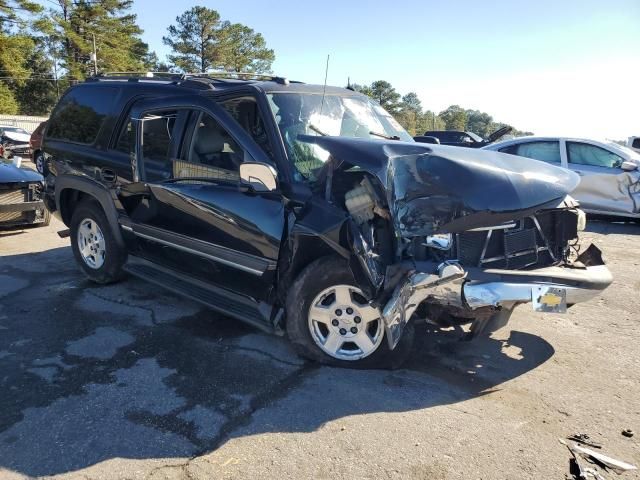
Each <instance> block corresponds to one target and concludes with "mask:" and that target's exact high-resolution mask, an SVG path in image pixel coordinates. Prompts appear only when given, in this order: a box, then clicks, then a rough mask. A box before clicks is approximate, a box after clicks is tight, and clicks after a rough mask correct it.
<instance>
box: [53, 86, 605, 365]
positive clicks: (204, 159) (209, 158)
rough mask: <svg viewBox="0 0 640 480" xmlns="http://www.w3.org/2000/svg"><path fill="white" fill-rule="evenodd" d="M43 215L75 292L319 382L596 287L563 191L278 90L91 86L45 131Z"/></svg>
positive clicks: (538, 176)
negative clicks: (421, 326)
mask: <svg viewBox="0 0 640 480" xmlns="http://www.w3.org/2000/svg"><path fill="white" fill-rule="evenodd" d="M43 150H44V152H45V162H46V170H47V172H48V175H47V177H46V203H47V206H48V208H49V209H50V210H51V211H52V212H55V214H56V215H57V216H59V217H60V218H61V219H62V221H63V222H64V223H65V224H66V225H67V226H68V227H69V230H70V235H71V245H72V248H73V252H74V255H75V257H76V259H77V261H78V263H79V265H80V267H81V268H82V270H83V271H84V273H85V274H86V275H87V276H88V277H89V278H90V279H92V280H94V281H96V282H99V283H108V282H113V281H116V280H119V279H120V278H122V276H123V273H124V272H130V273H131V274H133V275H136V276H138V277H141V278H143V279H146V280H148V281H149V282H153V283H156V284H159V285H162V286H164V287H166V288H167V289H169V290H173V291H175V292H178V293H180V294H182V295H185V296H187V297H189V298H192V299H194V300H197V301H199V302H202V303H203V304H205V305H208V306H209V307H211V308H212V309H215V310H217V311H220V312H223V313H224V314H226V315H228V316H230V317H233V318H236V319H239V320H242V321H245V322H248V323H250V324H252V325H255V326H256V327H258V328H261V329H263V330H266V331H268V332H273V333H277V334H286V335H287V336H288V337H289V339H290V340H291V342H292V343H293V344H294V345H295V347H296V348H297V350H298V351H299V352H300V353H301V354H302V355H304V356H306V357H308V358H311V359H314V360H317V361H320V362H325V363H329V364H334V365H354V366H366V367H373V366H386V365H391V364H398V363H399V362H400V361H401V360H402V359H403V358H404V356H405V355H406V354H407V352H408V350H409V347H410V345H411V339H412V332H413V323H412V322H411V320H412V317H413V318H417V319H422V320H424V319H429V320H430V321H432V322H435V323H438V324H442V325H447V326H450V325H451V324H460V325H464V324H471V332H472V335H474V334H480V333H486V332H490V331H492V330H494V329H496V328H499V327H500V326H502V325H504V324H505V323H506V322H507V320H508V318H509V316H510V314H511V312H512V311H513V309H514V307H515V306H517V305H520V304H524V303H531V304H532V305H533V308H534V309H535V310H537V311H544V312H564V311H565V309H566V308H567V307H569V306H571V305H573V304H575V303H578V302H582V301H585V300H588V299H589V298H591V297H593V296H596V295H598V294H599V293H600V292H601V291H602V290H603V289H604V288H606V287H607V286H608V285H609V284H610V283H611V280H612V278H611V275H610V273H609V271H608V269H607V267H606V266H605V265H604V264H603V262H602V259H601V258H600V255H599V252H598V250H597V249H596V248H595V247H591V248H589V249H584V250H583V253H582V254H581V255H580V256H579V257H577V258H576V256H575V254H574V253H573V252H575V251H576V248H577V247H576V245H577V243H576V242H577V236H578V230H579V228H580V227H581V226H583V225H581V223H582V221H583V220H584V214H582V213H581V212H580V210H579V209H578V208H577V205H576V203H575V202H573V201H572V200H571V199H570V198H569V197H567V192H569V191H571V190H572V189H573V188H574V187H575V185H576V184H577V182H578V177H577V175H575V174H574V173H572V172H569V171H566V170H562V169H559V168H556V167H553V166H551V165H548V164H545V163H541V162H537V161H535V160H530V159H525V158H520V157H513V156H508V155H503V154H500V153H495V152H488V151H482V150H470V149H458V148H451V147H446V146H440V145H424V144H418V143H415V142H413V141H412V139H411V137H410V136H409V135H408V134H407V132H405V131H404V130H403V129H402V128H401V127H400V126H399V125H398V123H397V122H396V121H395V120H393V118H392V117H391V116H390V115H389V114H388V113H387V112H386V111H385V110H384V109H382V108H381V107H380V106H379V105H378V104H376V103H374V102H372V101H371V100H370V99H369V98H367V97H366V96H363V95H361V94H358V93H356V92H353V91H350V90H346V89H342V88H332V87H327V88H326V90H325V89H324V88H323V87H322V86H317V85H305V84H302V83H296V82H289V81H287V80H286V79H283V78H279V77H256V78H253V79H252V78H245V79H244V80H241V79H234V78H228V77H218V78H213V77H192V76H183V77H176V78H169V79H166V78H165V79H153V78H135V77H133V78H129V79H128V78H120V77H111V78H94V79H91V80H89V81H87V82H85V83H82V84H79V85H76V86H74V87H72V88H71V89H69V90H68V91H67V92H66V93H65V95H64V97H63V98H62V99H61V100H60V102H59V104H58V105H57V107H56V108H55V110H54V112H53V113H52V116H51V118H50V120H49V125H48V127H47V130H46V134H45V138H44V144H43Z"/></svg>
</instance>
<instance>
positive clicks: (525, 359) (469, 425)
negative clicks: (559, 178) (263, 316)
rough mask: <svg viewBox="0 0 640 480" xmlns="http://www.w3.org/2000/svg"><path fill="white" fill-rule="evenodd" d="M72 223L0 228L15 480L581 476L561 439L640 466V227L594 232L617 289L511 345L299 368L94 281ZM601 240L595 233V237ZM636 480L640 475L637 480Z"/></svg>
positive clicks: (177, 309) (176, 301)
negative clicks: (78, 258)
mask: <svg viewBox="0 0 640 480" xmlns="http://www.w3.org/2000/svg"><path fill="white" fill-rule="evenodd" d="M62 228H63V226H62V224H60V223H59V222H57V221H55V220H54V221H53V222H52V224H51V226H50V227H46V228H28V229H24V230H4V231H0V478H2V479H5V478H7V479H11V478H25V477H26V478H28V477H56V478H87V479H112V478H113V479H120V478H132V479H133V478H135V479H138V478H142V479H186V478H191V479H199V478H203V479H204V478H256V477H260V478H265V479H267V478H274V479H275V478H277V479H280V478H415V479H427V478H428V479H458V478H460V479H462V478H465V479H466V478H492V479H500V478H516V477H518V478H532V477H538V478H563V477H564V474H565V473H567V472H568V462H569V458H568V455H567V451H566V448H565V447H562V446H561V445H560V444H559V443H558V441H557V438H558V437H564V436H566V435H570V434H573V433H578V432H586V433H588V434H589V435H590V436H591V437H593V438H594V439H595V440H596V441H599V442H601V443H603V444H604V449H603V452H605V453H607V454H609V455H611V456H614V457H616V458H620V459H621V460H625V461H629V462H631V463H635V464H640V447H639V443H638V437H637V436H636V437H633V438H630V439H629V438H625V437H623V436H622V435H620V432H621V430H622V429H625V428H632V429H634V430H635V431H640V423H639V420H640V402H638V401H637V398H638V397H639V394H640V371H639V370H638V368H637V362H638V360H637V359H638V358H639V354H640V344H639V343H638V342H637V338H638V333H639V330H640V326H639V323H640V322H639V320H640V316H639V315H638V313H637V292H638V290H640V281H639V280H638V277H637V270H638V266H640V243H638V241H637V239H638V236H639V235H640V227H637V226H635V225H626V224H624V225H623V224H613V223H606V222H594V223H592V224H591V227H590V231H589V232H587V233H586V234H585V235H584V236H585V237H587V238H590V239H592V240H594V241H596V242H597V244H598V246H599V247H600V248H602V249H603V250H604V252H605V256H606V259H607V260H608V262H609V264H610V267H611V268H612V270H613V272H614V275H615V279H616V281H615V284H614V286H612V287H611V288H610V289H609V290H608V291H606V292H605V293H604V295H603V296H602V297H600V298H597V299H594V300H593V301H592V302H590V303H588V304H585V305H579V306H576V307H575V308H572V309H571V310H570V312H569V314H568V315H566V316H556V315H549V314H545V315H539V314H534V313H533V312H531V311H530V310H529V309H527V307H526V306H525V307H521V308H520V309H518V310H517V312H516V313H515V314H514V316H513V319H512V321H511V322H510V324H509V325H508V326H507V327H506V328H504V329H502V330H500V331H499V332H496V334H494V336H493V337H492V338H486V339H479V340H476V341H474V342H460V341H459V340H458V339H459V332H456V331H455V330H449V331H433V330H430V329H428V328H427V327H425V326H421V327H419V328H418V332H417V333H418V335H417V337H418V338H417V341H416V345H415V347H414V351H413V353H412V356H411V358H410V360H409V362H408V363H407V364H406V365H405V366H404V368H403V369H400V370H395V371H352V370H341V369H331V368H326V367H320V366H317V365H315V364H312V363H307V362H305V361H303V360H301V359H300V358H298V357H297V356H296V355H295V354H294V353H293V351H292V349H290V348H289V346H288V344H287V342H286V341H285V339H283V338H279V337H275V336H268V335H265V334H263V333H260V332H257V331H256V330H255V329H252V328H251V327H248V326H245V325H242V324H240V323H238V322H236V321H234V320H230V319H228V318H224V317H222V316H220V315H218V314H216V313H214V312H211V311H208V310H206V309H204V308H202V307H201V306H199V305H197V304H194V303H193V302H190V301H188V300H184V299H182V298H179V297H177V296H175V295H174V294H171V293H169V292H166V291H164V290H162V289H160V288H157V287H155V286H151V285H149V284H146V283H144V282H143V281H140V280H137V279H133V278H129V279H127V280H125V281H124V282H121V283H119V284H116V285H110V286H97V285H94V284H91V283H90V282H88V281H87V280H85V279H84V277H83V276H82V275H81V274H80V272H79V270H78V268H77V267H76V265H75V263H74V260H73V256H72V254H71V250H70V248H69V246H68V243H69V240H68V239H60V238H58V237H57V235H56V234H55V232H56V231H57V230H60V229H62ZM585 241H586V239H585ZM625 478H634V477H633V475H631V474H626V475H625Z"/></svg>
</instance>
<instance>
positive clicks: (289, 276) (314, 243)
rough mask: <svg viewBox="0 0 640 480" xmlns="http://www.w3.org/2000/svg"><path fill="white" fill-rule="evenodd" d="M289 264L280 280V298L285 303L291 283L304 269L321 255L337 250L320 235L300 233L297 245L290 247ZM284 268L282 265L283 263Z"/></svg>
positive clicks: (333, 252)
mask: <svg viewBox="0 0 640 480" xmlns="http://www.w3.org/2000/svg"><path fill="white" fill-rule="evenodd" d="M288 250H290V251H289V252H287V256H289V255H290V257H289V258H290V259H289V264H288V265H286V266H285V268H284V272H283V273H284V274H283V275H282V276H281V277H280V279H279V282H278V293H279V297H280V300H281V301H282V302H283V303H284V301H285V299H286V297H287V292H288V291H289V288H290V287H291V284H292V283H293V282H294V281H295V280H296V278H298V276H299V275H300V273H301V272H302V270H304V269H305V267H307V266H308V265H310V264H311V263H313V262H314V261H315V260H317V259H318V258H320V257H325V256H328V255H336V254H337V252H336V251H335V250H334V249H333V248H331V247H330V246H329V245H328V244H327V243H326V242H324V241H323V240H322V239H320V238H318V237H311V236H303V235H300V236H298V237H297V238H296V240H295V246H292V245H291V244H290V245H289V247H288ZM281 268H282V265H281Z"/></svg>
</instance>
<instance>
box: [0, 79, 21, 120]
mask: <svg viewBox="0 0 640 480" xmlns="http://www.w3.org/2000/svg"><path fill="white" fill-rule="evenodd" d="M16 113H18V102H17V101H16V99H15V97H14V95H13V92H12V91H11V89H10V88H9V87H8V86H7V85H6V84H4V83H0V114H2V115H15V114H16Z"/></svg>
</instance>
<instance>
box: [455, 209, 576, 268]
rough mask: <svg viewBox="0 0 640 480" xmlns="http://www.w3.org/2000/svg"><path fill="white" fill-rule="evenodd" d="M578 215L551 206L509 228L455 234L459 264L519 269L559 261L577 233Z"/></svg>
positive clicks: (543, 265)
mask: <svg viewBox="0 0 640 480" xmlns="http://www.w3.org/2000/svg"><path fill="white" fill-rule="evenodd" d="M576 226H577V217H576V214H575V213H573V212H571V211H565V210H551V211H547V212H542V213H540V214H538V215H537V216H536V217H528V218H525V219H522V220H519V221H517V222H515V227H513V228H510V229H493V230H487V231H479V232H464V233H460V234H457V235H456V250H455V252H456V255H457V259H458V261H459V262H460V263H461V264H462V265H466V266H468V267H481V268H501V269H509V270H521V269H526V268H533V267H535V268H539V267H545V266H550V265H554V264H557V263H559V262H560V261H562V260H563V258H564V257H565V255H566V250H567V244H568V242H569V241H570V240H572V239H574V238H576V237H577V229H576Z"/></svg>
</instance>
